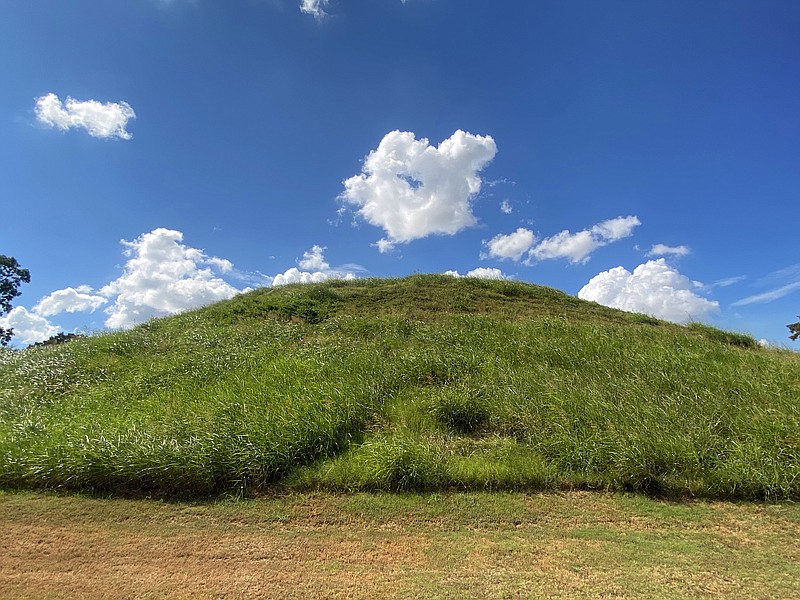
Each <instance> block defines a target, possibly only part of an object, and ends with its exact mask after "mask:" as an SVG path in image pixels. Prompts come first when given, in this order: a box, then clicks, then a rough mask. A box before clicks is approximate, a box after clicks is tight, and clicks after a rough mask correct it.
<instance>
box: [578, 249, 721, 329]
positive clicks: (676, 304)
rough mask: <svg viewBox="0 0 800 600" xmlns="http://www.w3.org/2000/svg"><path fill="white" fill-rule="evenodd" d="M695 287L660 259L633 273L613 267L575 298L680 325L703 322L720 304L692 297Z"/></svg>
mask: <svg viewBox="0 0 800 600" xmlns="http://www.w3.org/2000/svg"><path fill="white" fill-rule="evenodd" d="M694 287H695V286H694V284H693V283H692V282H691V281H690V280H689V279H688V278H687V277H685V276H684V275H681V274H680V273H679V272H678V271H677V270H675V269H674V268H672V267H670V266H669V265H667V263H666V261H665V260H664V259H663V258H659V259H658V260H651V261H648V262H646V263H645V264H642V265H639V266H638V267H636V268H635V269H634V270H633V273H631V272H630V271H628V270H627V269H625V268H623V267H615V268H613V269H610V270H608V271H604V272H602V273H600V274H598V275H595V276H594V277H592V279H591V280H589V283H587V284H586V285H585V286H584V287H583V288H581V290H580V291H579V292H578V297H579V298H581V299H583V300H591V301H594V302H597V303H599V304H603V305H605V306H610V307H612V308H619V309H622V310H626V311H629V312H637V313H644V314H648V315H651V316H654V317H657V318H659V319H665V320H667V321H673V322H676V323H683V322H686V321H690V320H704V319H706V318H708V317H709V316H710V315H711V314H713V313H715V312H717V311H718V310H719V303H718V302H716V301H712V300H708V299H706V298H703V297H702V296H698V295H697V294H696V293H694V291H693V289H694Z"/></svg>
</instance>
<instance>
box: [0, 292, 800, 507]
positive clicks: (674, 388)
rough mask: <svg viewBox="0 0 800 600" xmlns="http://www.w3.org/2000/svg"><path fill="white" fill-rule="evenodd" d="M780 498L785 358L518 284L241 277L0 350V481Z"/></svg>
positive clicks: (212, 490)
mask: <svg viewBox="0 0 800 600" xmlns="http://www.w3.org/2000/svg"><path fill="white" fill-rule="evenodd" d="M276 485H277V486H281V487H283V488H286V487H288V488H292V489H300V490H309V489H329V490H348V491H356V490H411V489H414V490H445V489H458V490H484V489H492V490H548V489H568V488H579V489H602V490H623V491H634V492H642V493H645V494H650V495H671V496H683V497H686V496H696V497H708V498H742V499H782V500H786V499H793V500H796V499H799V498H800V356H798V355H797V354H795V353H792V352H789V351H781V350H774V349H764V348H759V347H758V346H757V344H755V343H754V342H753V341H752V338H751V337H749V336H746V335H743V334H735V333H727V332H723V331H720V330H717V329H714V328H711V327H708V326H705V325H699V324H692V325H690V326H688V327H681V326H677V325H673V324H669V323H665V322H662V321H658V320H655V319H652V318H649V317H647V318H645V317H643V316H642V315H634V314H629V313H624V312H620V311H616V310H612V309H608V308H605V307H602V306H599V305H597V304H593V303H587V302H583V301H581V300H578V299H576V298H573V297H570V296H567V295H566V294H563V293H561V292H558V291H556V290H552V289H549V288H544V287H540V286H532V285H528V284H523V283H518V282H506V281H485V280H476V279H455V278H451V277H445V276H413V277H409V278H405V279H397V280H360V281H355V282H343V281H334V282H326V283H323V284H314V285H307V286H288V287H284V288H273V289H263V290H256V291H254V292H251V293H248V294H243V295H240V296H237V297H236V298H233V299H231V300H229V301H225V302H221V303H218V304H215V305H212V306H209V307H206V308H203V309H200V310H197V311H193V312H189V313H185V314H182V315H177V316H175V317H171V318H167V319H160V320H154V321H151V322H149V323H147V324H144V325H142V326H139V327H137V328H134V329H132V330H130V331H126V332H118V333H112V334H104V335H98V336H93V337H89V338H85V339H76V340H73V341H71V342H69V343H66V344H62V345H59V346H52V347H38V348H30V349H28V350H25V351H21V352H14V351H10V350H4V351H3V352H2V353H0V486H2V487H5V488H56V489H64V490H87V491H95V492H100V493H107V492H112V493H115V494H123V495H126V494H134V495H136V494H143V495H154V496H161V497H167V496H188V497H197V496H207V495H215V494H221V493H222V494H235V495H248V494H253V493H261V492H263V491H265V490H267V489H269V488H271V487H274V486H276Z"/></svg>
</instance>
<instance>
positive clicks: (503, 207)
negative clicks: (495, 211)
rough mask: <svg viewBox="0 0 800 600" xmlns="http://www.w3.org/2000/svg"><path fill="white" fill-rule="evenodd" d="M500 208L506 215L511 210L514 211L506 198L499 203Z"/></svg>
mask: <svg viewBox="0 0 800 600" xmlns="http://www.w3.org/2000/svg"><path fill="white" fill-rule="evenodd" d="M500 210H501V211H502V212H503V213H505V214H507V215H510V214H511V213H512V212H514V208H513V207H512V206H511V203H510V202H509V201H508V200H503V201H502V202H501V203H500Z"/></svg>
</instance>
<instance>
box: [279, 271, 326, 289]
mask: <svg viewBox="0 0 800 600" xmlns="http://www.w3.org/2000/svg"><path fill="white" fill-rule="evenodd" d="M326 279H328V275H327V273H322V272H320V271H318V272H315V273H309V272H307V271H301V270H300V269H298V268H296V267H292V268H291V269H288V270H287V271H286V272H285V273H279V274H278V275H275V277H274V278H273V280H272V285H273V286H279V285H288V284H290V283H319V282H321V281H325V280H326Z"/></svg>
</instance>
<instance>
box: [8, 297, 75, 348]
mask: <svg viewBox="0 0 800 600" xmlns="http://www.w3.org/2000/svg"><path fill="white" fill-rule="evenodd" d="M0 327H2V328H3V329H13V330H14V337H13V338H12V340H13V341H15V342H20V343H23V344H35V343H36V342H41V341H44V340H46V339H47V338H49V337H51V336H54V335H55V334H57V333H59V332H60V331H61V329H60V328H59V327H57V326H55V325H53V324H52V323H50V321H48V320H47V319H45V318H44V317H41V316H39V315H37V314H34V313H32V312H28V311H27V309H26V308H25V307H24V306H15V307H14V308H12V309H11V311H10V312H9V313H8V314H7V315H6V316H4V317H0Z"/></svg>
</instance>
